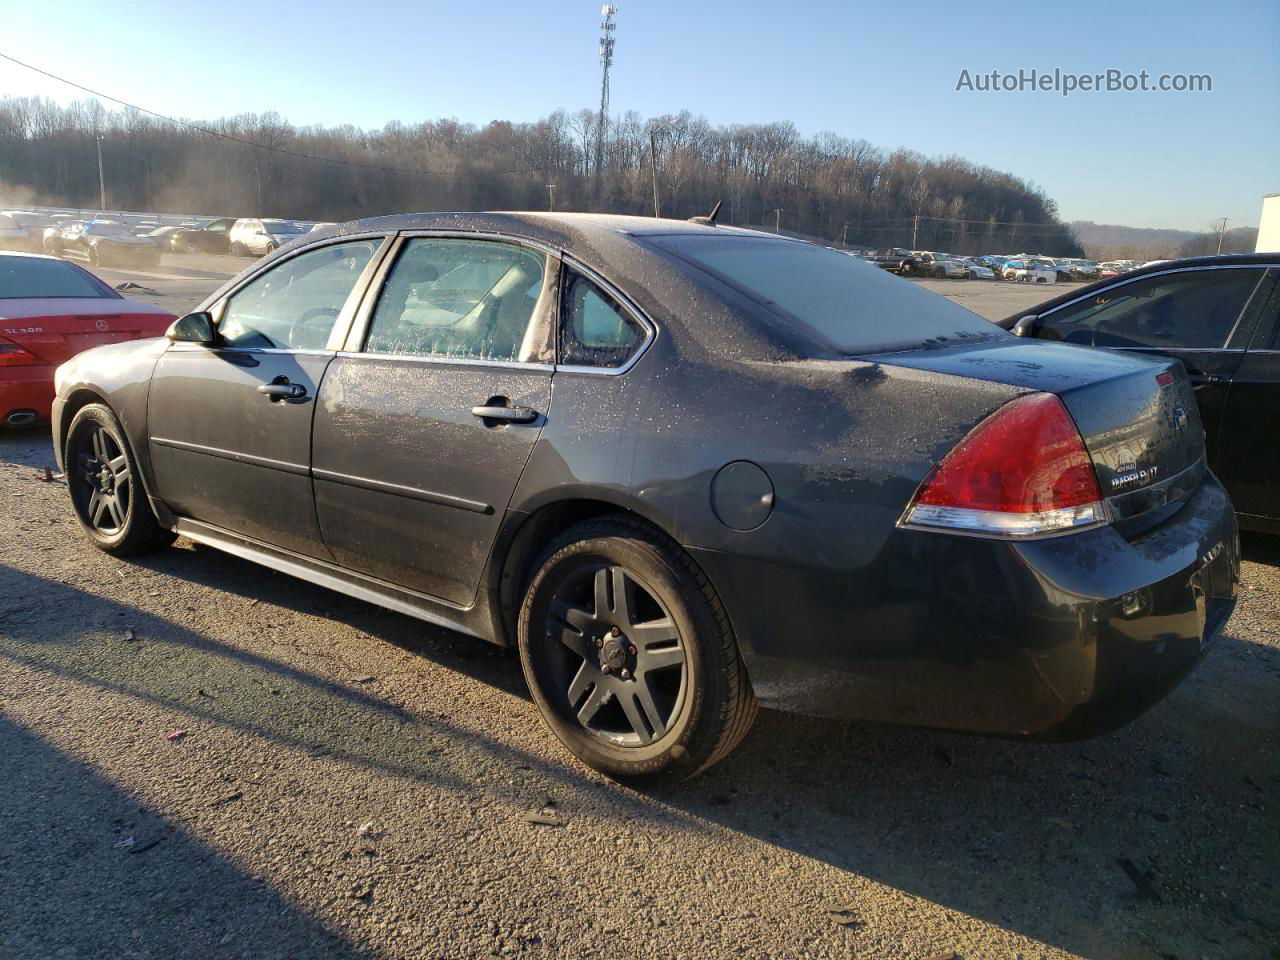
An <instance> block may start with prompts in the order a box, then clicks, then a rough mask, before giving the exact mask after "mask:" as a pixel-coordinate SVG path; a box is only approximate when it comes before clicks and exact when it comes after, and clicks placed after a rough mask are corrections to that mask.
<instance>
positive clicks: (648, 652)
mask: <svg viewBox="0 0 1280 960" xmlns="http://www.w3.org/2000/svg"><path fill="white" fill-rule="evenodd" d="M534 569H535V573H534V575H533V578H532V579H531V581H530V582H529V585H528V588H527V589H526V590H525V594H524V602H523V603H522V604H521V607H520V617H519V625H518V645H519V648H520V663H521V665H522V666H523V668H524V675H525V680H526V681H527V682H528V684H529V690H530V692H531V693H532V694H533V699H534V702H535V703H536V704H537V705H538V709H539V710H540V711H541V713H542V717H543V719H544V720H545V721H546V723H547V725H548V726H549V727H551V730H552V732H553V733H555V735H556V736H557V737H558V738H559V739H560V742H561V743H563V744H564V745H565V747H567V748H568V750H569V752H570V753H572V754H573V755H574V756H576V757H577V758H578V759H579V760H581V761H582V762H583V763H585V764H587V765H588V766H590V767H593V768H595V769H596V770H599V771H601V772H603V773H606V774H608V775H610V776H613V777H617V778H619V779H627V780H632V781H639V780H642V781H645V782H647V783H655V782H662V781H676V780H685V779H688V778H689V777H692V776H694V775H696V774H697V773H699V772H701V771H702V770H705V769H706V768H707V767H709V766H711V765H712V764H713V763H716V762H717V761H719V760H721V759H723V758H724V757H726V756H728V754H729V753H730V752H732V751H733V749H734V748H735V747H736V746H737V745H738V744H739V743H740V742H741V741H742V738H743V737H744V736H745V735H746V733H747V731H748V730H749V729H750V727H751V723H752V721H753V720H754V719H755V715H756V700H755V697H754V696H753V695H752V693H751V685H750V683H749V681H748V679H747V673H746V668H745V666H744V665H743V663H742V658H741V656H740V655H739V653H738V646H737V642H736V641H735V640H734V637H733V631H732V630H731V629H730V627H729V620H728V617H727V616H726V614H725V611H724V608H723V607H722V606H721V604H720V600H719V598H718V597H717V596H716V594H715V591H714V590H713V589H712V587H711V584H710V583H709V582H708V581H707V579H706V577H705V576H704V575H703V574H702V572H701V571H700V570H699V569H698V568H697V566H696V565H695V564H694V563H693V561H692V560H691V559H690V558H689V556H688V555H687V554H685V553H684V551H682V550H681V549H680V548H679V547H678V546H677V545H676V544H675V543H673V542H672V541H670V540H669V539H667V538H666V537H664V536H663V535H662V534H660V533H658V532H656V531H655V530H653V529H652V528H650V527H649V526H647V525H645V524H643V523H640V522H638V521H635V520H631V519H627V518H623V517H617V518H603V519H599V520H591V521H587V522H585V523H582V524H579V525H577V526H575V527H573V528H572V529H570V530H567V531H566V532H565V533H563V534H562V535H561V536H559V537H557V538H556V539H555V540H554V541H553V542H552V543H551V544H550V545H548V547H547V548H546V550H545V551H544V552H543V554H542V556H541V558H540V559H539V560H538V562H537V564H535V567H534ZM618 584H622V587H621V590H622V596H623V597H625V598H626V600H625V602H623V603H620V602H619V594H618ZM584 591H585V594H584ZM584 595H585V596H586V598H587V602H586V603H580V602H577V598H579V597H582V596H584ZM596 597H600V598H602V599H603V602H604V604H605V606H606V608H607V609H605V610H604V611H603V612H601V611H600V604H601V601H600V600H596ZM553 610H558V611H561V612H560V613H558V614H555V615H553ZM571 621H573V623H571ZM610 623H612V624H613V626H614V627H615V629H613V630H610V629H609V624H610ZM596 631H599V633H597V632H596ZM593 634H595V635H594V636H593ZM646 636H647V637H648V638H649V639H643V637H646ZM677 660H678V663H677V662H676V661H677ZM646 664H647V665H646ZM677 668H678V669H677ZM575 688H576V690H575ZM579 704H580V705H581V706H579ZM628 706H629V708H630V709H628ZM588 710H590V711H591V712H590V715H589V716H587V717H586V719H585V720H583V719H580V717H582V716H583V715H584V714H586V713H587V711H588Z"/></svg>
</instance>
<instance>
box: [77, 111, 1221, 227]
mask: <svg viewBox="0 0 1280 960" xmlns="http://www.w3.org/2000/svg"><path fill="white" fill-rule="evenodd" d="M96 136H97V140H98V209H99V210H106V209H107V180H106V178H105V177H104V176H103V175H102V134H100V133H99V134H97V135H96ZM1219 246H1221V244H1219Z"/></svg>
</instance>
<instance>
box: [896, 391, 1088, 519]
mask: <svg viewBox="0 0 1280 960" xmlns="http://www.w3.org/2000/svg"><path fill="white" fill-rule="evenodd" d="M1105 520H1106V512H1105V510H1104V508H1103V505H1102V494H1101V492H1100V491H1099V489H1098V479H1097V477H1096V476H1095V474H1094V471H1093V462H1092V460H1091V459H1090V457H1089V451H1088V450H1086V449H1085V445H1084V440H1083V438H1081V436H1080V431H1079V430H1077V429H1076V425H1075V422H1074V421H1073V420H1072V419H1071V415H1070V414H1069V413H1067V408H1066V407H1065V406H1063V404H1062V401H1061V400H1059V399H1058V398H1057V397H1056V396H1054V395H1053V394H1051V393H1034V394H1029V395H1027V396H1024V397H1019V398H1018V399H1016V400H1013V401H1011V402H1009V403H1007V404H1005V405H1004V406H1003V407H1001V408H1000V409H999V410H997V411H996V412H995V413H993V414H992V415H991V416H989V417H988V418H987V419H986V420H984V421H983V422H982V423H980V424H978V426H977V427H975V428H974V429H973V430H972V431H971V432H970V433H969V435H968V436H967V437H965V438H964V439H963V440H961V441H960V443H958V444H957V445H956V447H955V449H953V450H952V451H951V452H950V453H948V454H947V455H946V456H945V457H944V458H943V459H942V462H941V463H939V464H938V465H937V466H936V467H935V468H934V469H933V471H932V472H931V473H930V474H929V476H928V477H926V478H925V481H924V483H922V484H921V485H920V489H919V490H918V491H917V493H916V496H915V499H914V500H912V501H911V505H910V506H909V507H908V508H907V512H906V513H905V514H904V515H903V518H902V522H903V524H904V525H907V526H915V527H947V528H951V529H954V530H964V531H968V532H970V533H976V534H985V535H988V536H1000V537H1029V536H1043V535H1045V534H1050V533H1057V532H1063V531H1067V530H1074V529H1078V528H1080V527H1083V526H1093V525H1096V524H1099V523H1103V522H1105Z"/></svg>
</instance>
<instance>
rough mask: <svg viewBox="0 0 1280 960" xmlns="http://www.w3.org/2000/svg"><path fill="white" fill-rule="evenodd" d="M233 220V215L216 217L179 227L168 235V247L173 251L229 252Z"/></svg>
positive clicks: (234, 219)
mask: <svg viewBox="0 0 1280 960" xmlns="http://www.w3.org/2000/svg"><path fill="white" fill-rule="evenodd" d="M235 222H236V218H235V217H218V218H217V219H215V220H209V221H208V222H206V223H202V224H200V225H199V226H198V227H179V228H178V229H177V230H175V231H173V233H171V234H170V235H169V248H170V249H171V250H173V251H174V252H175V253H230V252H231V241H230V236H231V227H232V226H233V225H234V224H235Z"/></svg>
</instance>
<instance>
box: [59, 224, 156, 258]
mask: <svg viewBox="0 0 1280 960" xmlns="http://www.w3.org/2000/svg"><path fill="white" fill-rule="evenodd" d="M44 249H45V252H46V253H49V254H51V255H53V256H57V257H66V256H73V255H75V256H83V257H84V258H85V259H86V260H88V261H89V262H90V263H91V264H93V265H94V266H104V267H109V266H156V265H158V264H159V263H160V245H159V244H158V243H156V242H155V241H154V240H151V239H148V238H144V237H135V236H133V234H131V233H130V232H129V228H128V227H126V226H125V225H124V224H123V223H118V222H116V221H114V220H90V221H89V222H88V223H82V222H75V221H72V222H68V223H65V224H64V225H63V226H61V227H54V228H52V229H50V230H46V231H45V235H44Z"/></svg>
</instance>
